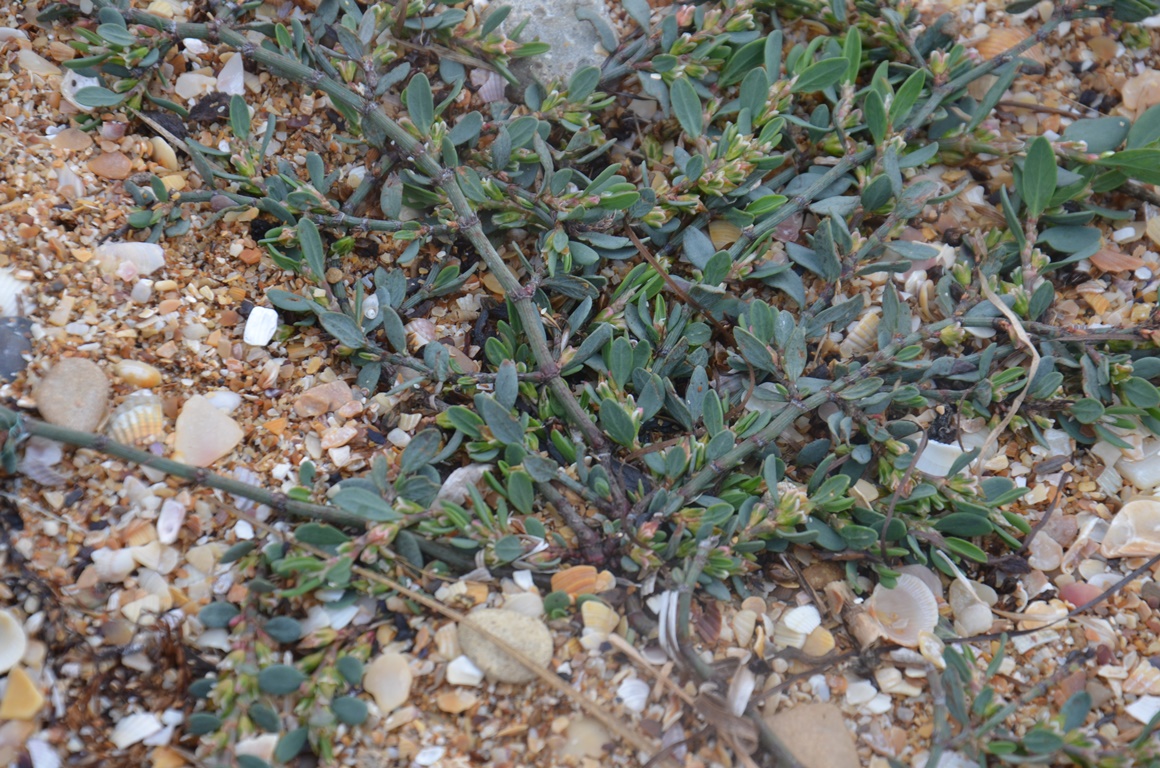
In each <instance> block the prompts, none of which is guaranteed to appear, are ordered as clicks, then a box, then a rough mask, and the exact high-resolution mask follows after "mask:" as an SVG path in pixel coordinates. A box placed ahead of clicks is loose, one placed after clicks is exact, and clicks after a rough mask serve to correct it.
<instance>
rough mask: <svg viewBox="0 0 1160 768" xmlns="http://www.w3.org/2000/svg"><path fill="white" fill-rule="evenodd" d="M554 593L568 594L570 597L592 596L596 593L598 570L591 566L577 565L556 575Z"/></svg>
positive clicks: (553, 582)
mask: <svg viewBox="0 0 1160 768" xmlns="http://www.w3.org/2000/svg"><path fill="white" fill-rule="evenodd" d="M552 591H553V592H567V593H568V595H569V596H570V597H576V596H577V595H585V594H592V593H593V592H595V591H596V569H595V568H593V567H592V566H591V565H577V566H573V567H572V568H566V569H565V570H563V571H560V572H559V573H554V574H552Z"/></svg>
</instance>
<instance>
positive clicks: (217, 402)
mask: <svg viewBox="0 0 1160 768" xmlns="http://www.w3.org/2000/svg"><path fill="white" fill-rule="evenodd" d="M205 399H206V400H209V404H210V405H212V406H213V407H214V408H217V409H218V410H219V411H221V412H222V413H224V414H226V415H227V416H228V415H231V414H233V412H234V411H236V410H238V408H239V407H241V405H242V396H241V395H239V394H238V393H237V392H232V391H230V390H228V389H215V390H214V391H212V392H206V394H205ZM254 479H257V478H256V477H255V478H254Z"/></svg>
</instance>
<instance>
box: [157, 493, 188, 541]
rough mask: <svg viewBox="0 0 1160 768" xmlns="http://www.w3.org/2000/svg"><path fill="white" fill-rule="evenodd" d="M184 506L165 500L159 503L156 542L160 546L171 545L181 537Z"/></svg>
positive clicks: (172, 500)
mask: <svg viewBox="0 0 1160 768" xmlns="http://www.w3.org/2000/svg"><path fill="white" fill-rule="evenodd" d="M185 515H186V508H185V505H184V504H182V503H181V502H180V501H176V500H175V499H166V500H165V501H163V502H161V511H160V512H159V513H158V514H157V540H158V541H160V542H161V543H162V544H173V543H174V542H175V541H177V538H178V536H180V535H181V529H182V527H183V526H184V525H185Z"/></svg>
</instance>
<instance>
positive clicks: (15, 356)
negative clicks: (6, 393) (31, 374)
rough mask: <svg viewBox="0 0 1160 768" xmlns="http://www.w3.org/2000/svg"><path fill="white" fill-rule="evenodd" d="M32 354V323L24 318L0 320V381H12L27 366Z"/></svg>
mask: <svg viewBox="0 0 1160 768" xmlns="http://www.w3.org/2000/svg"><path fill="white" fill-rule="evenodd" d="M30 352H32V321H31V320H29V319H28V318H26V317H4V318H0V381H12V380H13V379H14V378H16V376H17V375H18V374H19V373H20V372H21V371H23V370H24V369H25V368H26V367H27V366H28V358H27V357H25V355H27V354H28V353H30Z"/></svg>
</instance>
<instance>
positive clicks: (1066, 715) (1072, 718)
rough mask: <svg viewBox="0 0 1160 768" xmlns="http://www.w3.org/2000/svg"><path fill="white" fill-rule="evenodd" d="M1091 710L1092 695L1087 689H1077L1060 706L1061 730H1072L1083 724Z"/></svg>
mask: <svg viewBox="0 0 1160 768" xmlns="http://www.w3.org/2000/svg"><path fill="white" fill-rule="evenodd" d="M1091 711H1092V696H1091V694H1090V693H1088V692H1087V691H1078V692H1076V693H1073V694H1072V695H1071V697H1070V698H1069V699H1068V700H1067V701H1066V702H1065V703H1064V705H1063V706H1062V707H1061V708H1060V710H1059V714H1060V717H1061V718H1062V719H1063V730H1065V731H1074V730H1075V729H1076V728H1079V727H1080V726H1081V725H1083V724H1084V721H1086V720H1087V716H1088V713H1089V712H1091Z"/></svg>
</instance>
